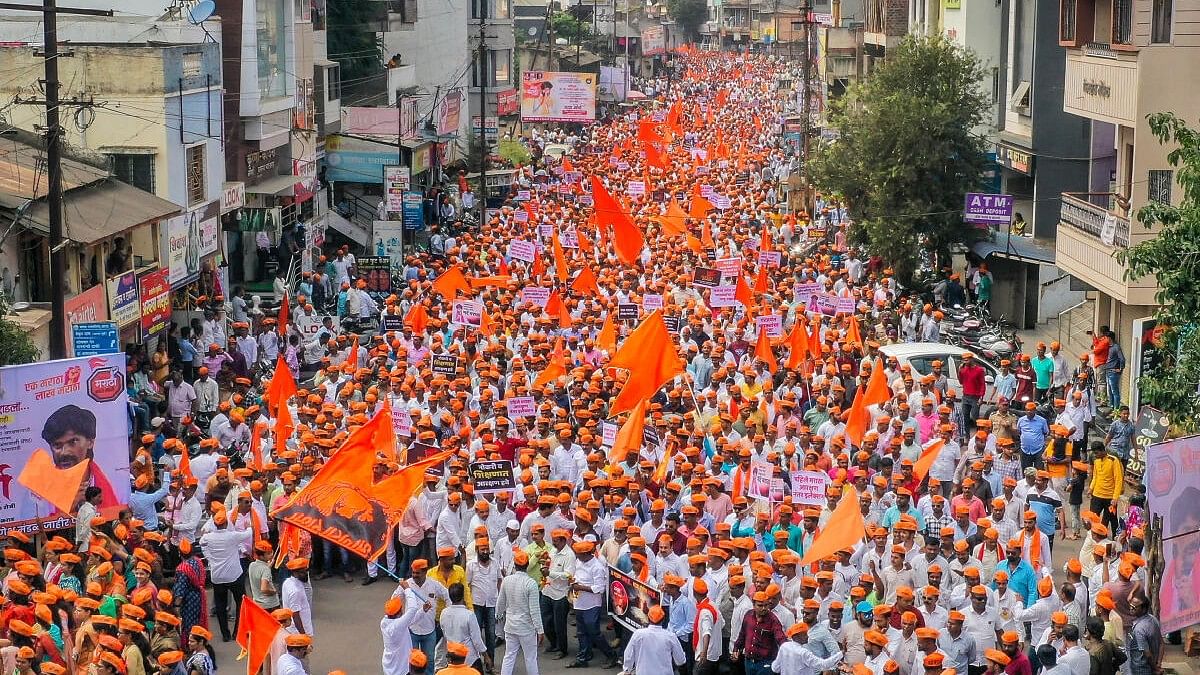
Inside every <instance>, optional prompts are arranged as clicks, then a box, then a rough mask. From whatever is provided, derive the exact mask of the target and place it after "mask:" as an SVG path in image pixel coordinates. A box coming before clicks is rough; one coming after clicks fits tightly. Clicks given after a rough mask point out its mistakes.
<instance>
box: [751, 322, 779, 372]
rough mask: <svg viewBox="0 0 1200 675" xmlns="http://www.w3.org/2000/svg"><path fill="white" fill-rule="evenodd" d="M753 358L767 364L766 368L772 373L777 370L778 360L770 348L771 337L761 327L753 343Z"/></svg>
mask: <svg viewBox="0 0 1200 675" xmlns="http://www.w3.org/2000/svg"><path fill="white" fill-rule="evenodd" d="M754 358H756V359H758V360H759V361H762V362H763V363H765V364H767V369H768V370H770V371H771V374H772V375H774V374H775V371H777V370H779V361H778V360H777V359H776V358H775V352H774V351H773V350H772V349H771V338H770V336H768V335H767V331H765V330H763V329H762V328H759V329H758V342H757V343H755V345H754Z"/></svg>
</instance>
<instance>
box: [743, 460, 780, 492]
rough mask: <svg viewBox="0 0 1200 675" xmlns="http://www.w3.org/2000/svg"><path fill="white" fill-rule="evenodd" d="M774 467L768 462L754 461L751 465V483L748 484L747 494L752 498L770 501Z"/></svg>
mask: <svg viewBox="0 0 1200 675" xmlns="http://www.w3.org/2000/svg"><path fill="white" fill-rule="evenodd" d="M773 477H774V469H773V467H772V466H771V465H770V464H767V463H766V462H754V463H753V464H751V465H750V485H749V486H747V496H748V497H750V498H752V499H759V500H762V501H770V499H771V479H772V478H773Z"/></svg>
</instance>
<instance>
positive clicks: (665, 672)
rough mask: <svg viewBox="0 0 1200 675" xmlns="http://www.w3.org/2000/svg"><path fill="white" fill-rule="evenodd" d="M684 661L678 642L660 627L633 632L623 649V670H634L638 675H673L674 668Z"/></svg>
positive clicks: (648, 627)
mask: <svg viewBox="0 0 1200 675" xmlns="http://www.w3.org/2000/svg"><path fill="white" fill-rule="evenodd" d="M685 661H686V659H685V657H684V655H683V647H682V646H681V645H680V644H679V640H678V639H677V638H676V637H675V634H674V633H671V632H670V631H668V630H667V629H665V628H663V627H662V626H646V627H645V628H639V629H637V630H635V631H633V635H632V636H630V638H629V645H628V646H627V647H625V660H624V663H625V669H626V670H635V669H636V671H637V673H638V675H674V674H675V666H682V665H683V664H684V662H685Z"/></svg>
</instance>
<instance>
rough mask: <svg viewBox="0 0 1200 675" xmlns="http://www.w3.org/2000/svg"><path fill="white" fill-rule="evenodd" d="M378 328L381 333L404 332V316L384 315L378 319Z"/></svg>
mask: <svg viewBox="0 0 1200 675" xmlns="http://www.w3.org/2000/svg"><path fill="white" fill-rule="evenodd" d="M379 327H380V328H382V329H383V332H385V333H387V332H391V331H395V332H399V331H402V330H404V315H403V314H384V315H383V316H381V317H380V318H379Z"/></svg>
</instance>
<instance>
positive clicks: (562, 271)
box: [551, 234, 568, 284]
mask: <svg viewBox="0 0 1200 675" xmlns="http://www.w3.org/2000/svg"><path fill="white" fill-rule="evenodd" d="M551 240H552V241H551V246H552V248H553V249H554V276H556V277H558V282H559V283H560V284H565V283H567V276H568V275H567V273H568V270H567V256H566V255H564V254H563V247H562V242H560V241H559V240H558V235H557V234H555V235H554V236H553V237H551Z"/></svg>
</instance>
